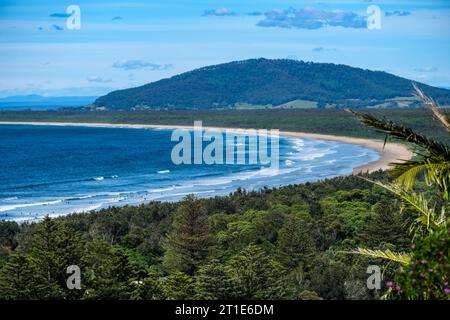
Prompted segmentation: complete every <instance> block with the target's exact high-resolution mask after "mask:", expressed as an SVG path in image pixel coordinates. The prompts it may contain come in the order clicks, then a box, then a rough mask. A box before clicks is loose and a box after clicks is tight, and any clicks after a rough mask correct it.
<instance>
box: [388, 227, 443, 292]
mask: <svg viewBox="0 0 450 320" xmlns="http://www.w3.org/2000/svg"><path fill="white" fill-rule="evenodd" d="M449 270H450V229H448V228H446V227H443V228H440V230H439V231H437V232H434V233H431V234H430V235H428V236H420V237H418V238H417V239H415V241H414V243H413V244H412V262H411V264H409V265H407V266H405V267H403V268H402V270H401V272H400V273H399V274H398V275H396V276H395V277H394V280H393V281H389V283H388V285H389V286H390V288H391V289H390V291H391V292H390V296H391V297H393V298H403V297H407V298H409V299H447V298H448V297H449V294H450V285H449V280H450V271H449Z"/></svg>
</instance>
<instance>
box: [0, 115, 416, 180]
mask: <svg viewBox="0 0 450 320" xmlns="http://www.w3.org/2000/svg"><path fill="white" fill-rule="evenodd" d="M0 124H12V125H36V126H79V127H98V128H134V129H186V130H193V126H186V125H152V124H114V123H95V122H92V123H90V122H15V121H0ZM203 129H205V130H229V131H245V130H250V129H249V128H245V129H244V128H229V127H209V126H205V127H203ZM280 136H285V137H295V138H311V139H318V140H327V141H337V142H343V143H348V144H355V145H359V146H363V147H366V148H369V149H372V150H375V151H377V153H378V154H379V155H380V159H378V160H376V161H374V162H371V163H368V164H365V165H363V166H360V167H357V168H354V169H353V172H352V174H358V173H362V172H369V173H370V172H374V171H378V170H386V169H388V168H389V164H390V163H393V162H402V161H406V160H409V159H411V158H412V156H413V153H412V152H411V151H410V150H409V149H408V148H407V147H406V146H405V145H403V144H400V143H391V142H387V143H386V145H384V141H381V140H375V139H366V138H354V137H347V136H337V135H327V134H319V133H306V132H293V131H280Z"/></svg>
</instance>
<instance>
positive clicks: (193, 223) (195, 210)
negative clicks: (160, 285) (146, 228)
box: [165, 196, 210, 275]
mask: <svg viewBox="0 0 450 320" xmlns="http://www.w3.org/2000/svg"><path fill="white" fill-rule="evenodd" d="M209 237H210V236H209V228H208V216H207V214H206V210H205V209H204V207H203V204H202V202H201V201H200V200H198V199H195V198H194V197H193V196H187V197H186V198H185V199H184V200H183V202H182V203H181V204H180V207H179V208H178V210H177V212H176V215H175V217H174V221H173V230H172V232H170V234H169V235H168V236H167V246H166V249H167V252H166V255H165V265H166V266H167V268H168V269H169V270H177V271H181V272H185V273H186V274H188V275H193V274H194V272H195V271H196V270H197V267H198V265H199V263H200V262H201V261H202V260H203V259H204V258H205V257H206V255H207V253H208V243H209Z"/></svg>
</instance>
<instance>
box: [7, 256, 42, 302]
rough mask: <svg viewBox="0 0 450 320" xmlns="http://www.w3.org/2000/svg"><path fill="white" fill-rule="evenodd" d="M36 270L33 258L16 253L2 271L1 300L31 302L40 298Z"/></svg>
mask: <svg viewBox="0 0 450 320" xmlns="http://www.w3.org/2000/svg"><path fill="white" fill-rule="evenodd" d="M35 279H36V268H35V264H34V263H33V261H32V259H31V257H30V256H29V255H28V254H26V253H24V252H22V251H16V252H14V253H13V254H12V255H11V256H10V257H9V260H8V262H7V263H6V264H5V265H4V266H3V268H2V269H1V270H0V300H30V299H36V298H38V292H37V291H36V289H37V288H36V284H35Z"/></svg>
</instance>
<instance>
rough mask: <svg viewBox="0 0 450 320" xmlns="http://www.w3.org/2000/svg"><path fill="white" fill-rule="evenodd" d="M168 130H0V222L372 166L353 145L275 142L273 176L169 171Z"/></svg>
mask: <svg viewBox="0 0 450 320" xmlns="http://www.w3.org/2000/svg"><path fill="white" fill-rule="evenodd" d="M171 133H172V131H171V130H167V129H130V128H94V127H69V126H68V127H56V126H30V125H0V220H15V221H32V220H39V219H40V218H42V217H43V216H44V215H47V214H48V215H50V216H57V215H64V214H68V213H72V212H83V211H90V210H98V209H101V208H105V207H109V206H122V205H126V204H140V203H148V202H150V201H153V200H158V201H175V200H179V199H181V198H183V197H184V196H186V195H188V194H191V193H193V194H195V195H197V196H198V197H211V196H216V195H225V194H228V193H230V192H233V191H234V190H236V189H237V188H238V187H241V188H244V189H247V190H257V189H260V188H263V187H265V186H267V187H279V186H282V185H289V184H298V183H302V182H306V181H316V180H320V179H325V178H332V177H336V176H339V175H345V174H349V173H351V172H352V170H353V168H355V167H358V166H361V165H365V164H367V163H369V162H372V161H375V160H377V159H379V155H378V153H377V152H376V151H374V150H371V149H367V148H364V147H361V146H357V145H351V144H345V143H340V142H334V141H322V140H315V139H300V138H290V137H282V138H281V139H280V170H279V171H278V172H277V171H274V170H271V169H270V168H261V166H256V165H213V166H211V165H179V166H177V165H175V164H173V163H172V162H171V158H170V154H171V150H172V147H173V146H174V145H175V144H176V143H177V142H171V141H170V137H171Z"/></svg>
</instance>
